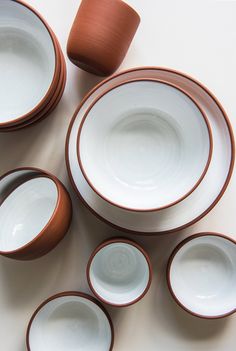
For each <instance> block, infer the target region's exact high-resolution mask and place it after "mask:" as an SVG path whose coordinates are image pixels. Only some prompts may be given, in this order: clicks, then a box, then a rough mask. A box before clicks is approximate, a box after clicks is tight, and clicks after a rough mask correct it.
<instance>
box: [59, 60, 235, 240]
mask: <svg viewBox="0 0 236 351" xmlns="http://www.w3.org/2000/svg"><path fill="white" fill-rule="evenodd" d="M148 70H151V71H157V72H158V71H163V72H166V73H173V74H176V75H177V76H180V77H183V78H186V79H188V80H189V81H190V82H191V83H193V84H195V85H196V86H198V87H199V88H200V89H202V90H203V91H204V92H205V93H206V94H208V95H209V97H210V98H211V99H212V100H213V101H214V102H215V103H216V105H217V107H218V108H219V110H220V111H221V113H222V118H223V119H224V121H225V123H226V126H227V129H228V133H229V139H230V145H231V147H230V149H231V153H230V163H229V169H228V172H227V176H226V178H225V181H224V182H223V183H222V187H221V189H220V191H219V192H218V194H217V196H216V198H215V199H214V200H213V201H212V203H211V204H210V205H209V206H208V207H207V208H206V209H205V210H204V211H203V212H202V213H201V214H199V215H198V216H196V217H195V218H194V219H192V220H190V221H188V222H187V223H185V224H182V225H180V226H178V227H176V228H173V229H170V230H162V231H160V232H157V231H150V232H145V231H139V232H137V231H135V230H132V229H128V228H125V227H124V226H122V225H117V224H114V223H112V222H111V221H110V220H108V219H106V218H104V217H103V216H102V215H100V214H99V213H97V212H96V211H95V210H94V209H93V208H92V206H91V205H89V204H88V203H87V201H86V200H85V199H84V198H83V196H82V195H81V193H80V191H79V189H78V188H77V186H76V184H75V182H74V179H73V175H72V171H71V165H70V158H69V149H70V137H71V132H72V129H73V126H74V122H75V120H76V118H77V115H78V113H79V112H80V110H81V108H82V107H83V105H84V103H85V102H86V101H87V99H89V98H90V97H91V95H92V94H94V93H95V92H96V90H97V89H98V88H100V87H102V86H103V85H104V84H106V83H108V82H110V81H111V82H112V80H113V78H116V77H122V76H123V75H125V74H128V73H137V74H138V72H140V71H141V72H145V71H148ZM65 162H66V168H67V173H68V176H69V179H70V182H71V184H72V187H73V189H74V191H75V193H76V194H77V196H78V198H79V199H80V201H81V202H82V203H83V205H84V206H85V207H86V208H87V209H88V210H89V211H90V212H91V213H92V214H93V215H94V216H95V217H96V218H98V219H99V220H100V221H102V222H103V223H106V224H107V225H109V226H110V227H111V228H114V229H116V230H122V231H125V232H126V233H130V234H136V235H145V236H152V235H162V234H165V233H176V232H178V231H179V230H183V229H186V228H188V227H190V226H191V225H193V224H195V223H197V222H199V221H200V220H201V219H202V218H204V217H205V216H206V215H207V214H208V213H209V212H211V210H212V209H213V208H214V207H215V206H216V205H217V204H218V202H219V201H220V200H221V198H222V197H223V195H224V194H225V192H226V189H227V187H228V185H229V183H230V180H231V177H232V174H233V170H234V164H235V138H234V133H233V128H232V125H231V123H230V119H229V116H228V114H227V113H226V110H225V109H224V107H223V105H222V104H221V103H220V101H219V99H218V98H217V97H216V96H215V95H214V94H213V93H212V92H211V91H210V90H209V89H208V88H207V87H206V86H205V85H204V84H203V83H201V82H200V81H199V80H198V79H195V78H193V77H192V76H191V75H189V74H187V73H184V72H182V71H179V70H176V69H172V68H169V67H164V66H163V67H162V66H137V67H134V68H130V69H126V70H123V71H121V72H119V73H115V74H113V75H111V76H110V77H108V78H106V79H104V80H103V81H102V82H100V83H98V84H97V85H95V86H94V88H92V89H91V90H90V91H89V92H88V93H87V94H86V95H85V96H84V98H83V99H82V100H81V102H80V103H79V105H78V106H77V108H76V110H75V111H74V113H73V115H72V118H71V121H70V124H69V127H68V130H67V135H66V140H65Z"/></svg>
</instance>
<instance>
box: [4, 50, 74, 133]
mask: <svg viewBox="0 0 236 351" xmlns="http://www.w3.org/2000/svg"><path fill="white" fill-rule="evenodd" d="M58 45H59V43H58ZM59 49H60V57H61V74H60V78H59V82H58V86H57V88H56V90H55V95H54V96H53V97H52V98H51V100H50V101H49V102H48V103H47V104H46V105H45V108H44V109H43V110H42V111H41V112H39V113H37V114H36V115H35V116H34V117H33V118H31V119H28V120H26V121H23V122H22V123H20V124H17V125H15V126H9V127H7V128H4V129H0V133H8V132H15V131H18V130H21V129H25V128H28V127H31V126H34V125H35V124H37V123H39V122H41V121H42V120H44V119H45V118H47V117H48V115H49V114H50V113H51V112H52V111H53V110H54V109H55V108H56V107H57V105H58V103H59V102H60V100H61V98H62V96H63V93H64V90H65V86H66V78H67V68H66V62H65V58H64V55H63V53H62V50H61V48H60V47H59Z"/></svg>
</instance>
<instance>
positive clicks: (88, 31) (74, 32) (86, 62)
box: [67, 0, 140, 76]
mask: <svg viewBox="0 0 236 351" xmlns="http://www.w3.org/2000/svg"><path fill="white" fill-rule="evenodd" d="M139 23H140V17H139V15H138V14H137V12H136V11H135V10H134V9H133V8H132V7H130V6H129V5H127V4H126V3H125V2H124V1H121V0H82V3H81V5H80V8H79V10H78V13H77V15H76V17H75V20H74V23H73V26H72V29H71V32H70V36H69V40H68V45H67V53H68V57H69V59H70V60H71V61H72V62H73V63H74V64H75V65H77V66H78V67H80V68H82V69H83V70H85V71H88V72H91V73H94V74H96V75H99V76H106V75H109V74H112V73H113V72H115V71H116V69H117V68H118V67H119V66H120V64H121V63H122V61H123V59H124V57H125V55H126V53H127V51H128V48H129V46H130V44H131V41H132V39H133V37H134V35H135V33H136V30H137V28H138V26H139Z"/></svg>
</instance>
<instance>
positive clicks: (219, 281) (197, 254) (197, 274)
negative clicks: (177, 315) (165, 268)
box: [170, 236, 236, 317]
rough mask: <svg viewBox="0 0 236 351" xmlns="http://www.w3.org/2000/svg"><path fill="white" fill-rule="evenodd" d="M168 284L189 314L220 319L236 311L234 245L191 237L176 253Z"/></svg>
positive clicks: (224, 240) (209, 237)
mask: <svg viewBox="0 0 236 351" xmlns="http://www.w3.org/2000/svg"><path fill="white" fill-rule="evenodd" d="M170 284H171V287H172V290H173V292H174V294H175V296H176V297H177V299H178V300H179V301H180V303H182V304H183V305H184V306H185V307H186V308H187V309H189V310H190V311H192V312H193V313H196V314H199V315H203V316H210V317H214V316H220V315H223V314H226V313H229V312H231V311H233V310H235V309H236V245H235V244H233V243H232V242H231V241H229V240H226V239H223V238H221V237H217V236H203V237H198V238H195V239H193V240H191V241H189V242H187V243H186V244H185V245H183V246H182V247H181V249H180V250H179V251H178V252H177V253H176V255H175V256H174V259H173V261H172V264H171V268H170Z"/></svg>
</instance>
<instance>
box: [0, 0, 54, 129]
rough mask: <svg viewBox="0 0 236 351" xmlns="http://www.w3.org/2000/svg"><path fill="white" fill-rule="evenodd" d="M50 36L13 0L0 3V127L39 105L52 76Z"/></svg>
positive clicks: (52, 47)
mask: <svg viewBox="0 0 236 351" xmlns="http://www.w3.org/2000/svg"><path fill="white" fill-rule="evenodd" d="M55 69H56V57H55V48H54V44H53V40H52V37H51V35H50V33H49V31H48V29H47V28H46V26H45V24H44V23H43V22H42V21H41V20H40V18H39V17H38V16H37V15H36V14H35V13H34V12H33V11H31V10H30V9H29V8H28V7H27V6H24V5H22V4H21V3H18V2H16V1H11V0H1V2H0V77H1V80H0V124H4V123H7V122H12V121H15V120H17V119H19V118H22V116H25V115H27V114H28V113H30V112H31V111H33V110H34V109H35V107H36V106H38V105H40V103H41V102H42V100H43V99H44V97H45V96H46V94H47V93H48V91H49V89H50V87H51V85H52V82H53V78H54V74H55Z"/></svg>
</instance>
